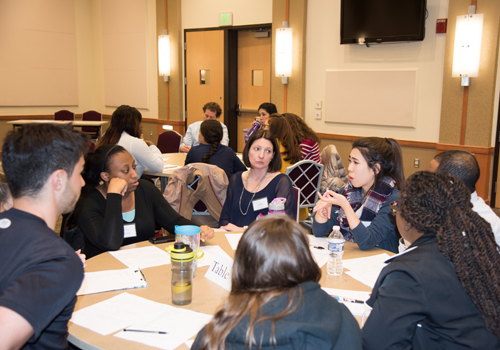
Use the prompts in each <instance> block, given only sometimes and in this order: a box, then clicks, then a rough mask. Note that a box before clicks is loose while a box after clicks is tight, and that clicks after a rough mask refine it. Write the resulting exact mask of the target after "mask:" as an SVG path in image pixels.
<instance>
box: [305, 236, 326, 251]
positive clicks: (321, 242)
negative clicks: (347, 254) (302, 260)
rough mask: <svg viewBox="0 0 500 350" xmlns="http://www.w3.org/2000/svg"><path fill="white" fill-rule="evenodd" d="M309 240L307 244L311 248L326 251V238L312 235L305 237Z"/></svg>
mask: <svg viewBox="0 0 500 350" xmlns="http://www.w3.org/2000/svg"><path fill="white" fill-rule="evenodd" d="M307 237H308V238H309V244H310V245H312V246H313V247H323V248H324V249H325V250H328V238H327V237H314V236H313V235H307Z"/></svg>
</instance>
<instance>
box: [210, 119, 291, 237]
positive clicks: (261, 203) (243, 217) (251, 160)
mask: <svg viewBox="0 0 500 350" xmlns="http://www.w3.org/2000/svg"><path fill="white" fill-rule="evenodd" d="M243 162H244V163H245V165H246V166H247V167H249V168H250V169H249V170H247V171H244V172H239V173H237V174H235V175H233V177H231V179H230V181H229V186H228V188H227V195H226V201H225V202H224V206H223V208H222V212H221V216H220V219H219V226H220V227H221V228H222V229H225V230H228V231H234V230H242V229H243V227H244V226H248V225H250V224H251V223H252V222H253V221H255V220H256V219H257V217H258V216H259V215H260V214H262V215H267V213H268V210H269V203H271V201H272V200H273V199H274V198H278V197H283V198H285V199H286V202H285V213H286V214H287V215H289V216H290V217H291V218H295V214H296V210H295V205H294V201H295V196H294V194H293V187H292V182H291V180H290V178H289V177H288V176H286V175H284V174H281V173H280V172H279V170H280V169H281V157H280V152H279V148H278V144H277V143H276V139H275V138H274V136H272V135H271V133H270V131H269V130H262V129H261V130H259V131H257V132H256V133H254V134H253V135H252V136H251V137H250V139H249V140H248V142H247V144H246V145H245V149H244V150H243Z"/></svg>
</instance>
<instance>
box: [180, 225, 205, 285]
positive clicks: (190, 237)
mask: <svg viewBox="0 0 500 350" xmlns="http://www.w3.org/2000/svg"><path fill="white" fill-rule="evenodd" d="M200 235H201V230H200V228H199V227H198V226H194V225H184V226H175V241H176V242H182V243H184V244H187V245H188V246H190V247H191V249H193V251H197V250H198V249H199V248H200ZM195 272H196V260H194V261H193V276H194V274H195Z"/></svg>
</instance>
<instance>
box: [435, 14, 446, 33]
mask: <svg viewBox="0 0 500 350" xmlns="http://www.w3.org/2000/svg"><path fill="white" fill-rule="evenodd" d="M446 23H448V19H447V18H441V19H438V20H436V33H438V34H439V33H446Z"/></svg>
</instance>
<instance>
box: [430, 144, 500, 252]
mask: <svg viewBox="0 0 500 350" xmlns="http://www.w3.org/2000/svg"><path fill="white" fill-rule="evenodd" d="M429 171H432V172H440V173H444V174H449V175H452V176H454V177H456V178H457V179H460V180H462V181H463V182H464V183H465V185H466V186H467V189H468V190H469V191H470V193H471V203H472V205H473V207H472V209H473V210H474V211H475V212H476V213H478V214H479V215H480V216H481V217H482V218H483V219H485V220H486V221H488V222H489V223H490V225H491V228H492V230H493V233H494V234H495V240H496V242H497V244H500V218H499V217H498V215H496V214H495V212H494V211H493V210H492V209H491V207H490V206H489V205H487V204H486V203H485V202H484V200H483V199H482V198H481V197H479V196H478V195H477V192H476V182H477V180H479V175H480V169H479V164H478V163H477V160H476V157H475V156H474V155H473V154H472V153H470V152H467V151H463V150H451V151H446V152H442V153H439V154H437V155H436V156H435V157H434V159H433V160H431V162H430V164H429Z"/></svg>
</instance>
